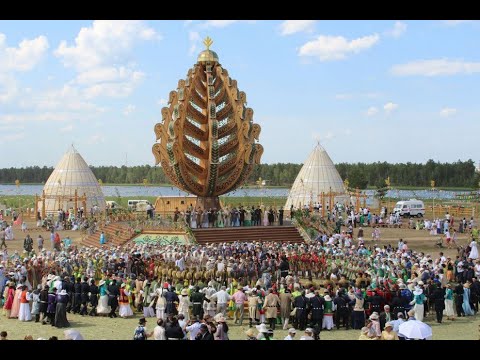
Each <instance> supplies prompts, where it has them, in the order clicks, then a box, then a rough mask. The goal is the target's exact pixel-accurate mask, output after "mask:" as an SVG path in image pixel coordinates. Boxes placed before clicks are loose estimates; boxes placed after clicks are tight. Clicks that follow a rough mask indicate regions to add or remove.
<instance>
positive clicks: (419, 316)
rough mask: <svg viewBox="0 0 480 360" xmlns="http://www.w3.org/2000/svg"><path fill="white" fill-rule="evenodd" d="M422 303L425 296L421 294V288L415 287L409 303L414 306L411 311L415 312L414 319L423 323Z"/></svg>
mask: <svg viewBox="0 0 480 360" xmlns="http://www.w3.org/2000/svg"><path fill="white" fill-rule="evenodd" d="M424 302H425V294H424V293H423V290H422V288H420V287H419V286H415V290H414V291H413V300H412V301H411V302H410V305H414V306H413V311H415V319H416V320H418V321H423V315H424V305H423V303H424Z"/></svg>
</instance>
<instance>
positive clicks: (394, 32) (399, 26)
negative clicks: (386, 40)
mask: <svg viewBox="0 0 480 360" xmlns="http://www.w3.org/2000/svg"><path fill="white" fill-rule="evenodd" d="M406 31H407V24H405V23H404V22H401V21H397V22H395V24H394V25H393V29H391V30H388V31H386V32H385V34H386V35H388V36H392V37H394V38H398V37H400V36H402V35H403V34H405V32H406Z"/></svg>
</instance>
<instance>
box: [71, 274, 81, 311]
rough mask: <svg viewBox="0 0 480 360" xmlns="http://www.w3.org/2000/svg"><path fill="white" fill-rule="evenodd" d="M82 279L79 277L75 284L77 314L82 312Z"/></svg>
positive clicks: (75, 308)
mask: <svg viewBox="0 0 480 360" xmlns="http://www.w3.org/2000/svg"><path fill="white" fill-rule="evenodd" d="M81 280H82V279H81V278H77V282H76V283H75V284H74V285H73V313H74V314H77V313H79V312H80V305H81V304H82V284H81V283H80V281H81Z"/></svg>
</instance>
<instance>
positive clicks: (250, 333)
mask: <svg viewBox="0 0 480 360" xmlns="http://www.w3.org/2000/svg"><path fill="white" fill-rule="evenodd" d="M245 335H247V336H248V337H255V332H254V331H253V329H248V330H247V331H245Z"/></svg>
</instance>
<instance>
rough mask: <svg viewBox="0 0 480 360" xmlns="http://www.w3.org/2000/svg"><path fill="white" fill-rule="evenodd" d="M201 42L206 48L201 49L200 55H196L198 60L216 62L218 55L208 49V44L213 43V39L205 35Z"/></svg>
mask: <svg viewBox="0 0 480 360" xmlns="http://www.w3.org/2000/svg"><path fill="white" fill-rule="evenodd" d="M203 43H204V44H205V46H206V48H207V49H206V50H203V51H202V52H201V53H200V55H198V59H197V61H198V62H204V61H209V62H218V55H217V53H216V52H215V51H212V50H210V46H212V44H213V40H212V39H211V38H210V37H209V36H207V37H206V38H205V40H203Z"/></svg>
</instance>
